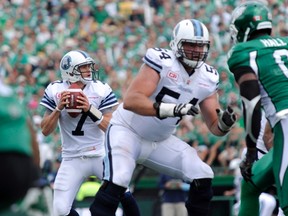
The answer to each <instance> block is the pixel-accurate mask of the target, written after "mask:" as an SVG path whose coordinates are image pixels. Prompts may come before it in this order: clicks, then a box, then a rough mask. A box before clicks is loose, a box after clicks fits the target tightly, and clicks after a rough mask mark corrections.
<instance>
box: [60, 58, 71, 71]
mask: <svg viewBox="0 0 288 216" xmlns="http://www.w3.org/2000/svg"><path fill="white" fill-rule="evenodd" d="M71 62H72V59H71V57H70V56H65V57H64V58H63V60H62V63H61V68H62V69H63V70H68V69H69V68H70V67H71Z"/></svg>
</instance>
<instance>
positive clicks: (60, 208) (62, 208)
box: [53, 200, 71, 216]
mask: <svg viewBox="0 0 288 216" xmlns="http://www.w3.org/2000/svg"><path fill="white" fill-rule="evenodd" d="M70 209H71V205H68V203H66V202H65V201H64V200H62V201H61V202H60V201H55V200H54V202H53V212H54V215H55V216H62V215H68V214H69V212H70Z"/></svg>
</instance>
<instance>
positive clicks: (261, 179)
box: [239, 119, 288, 216]
mask: <svg viewBox="0 0 288 216" xmlns="http://www.w3.org/2000/svg"><path fill="white" fill-rule="evenodd" d="M273 133H274V147H273V148H272V149H271V150H270V151H269V152H268V153H267V154H266V155H264V156H263V157H262V158H261V159H260V160H258V161H256V162H255V163H254V165H253V167H252V174H253V176H252V181H253V183H251V182H246V181H244V180H242V185H241V198H240V199H241V204H240V211H239V216H250V215H251V216H256V215H259V195H260V194H261V192H263V191H264V190H265V189H267V188H268V187H269V186H271V185H273V184H276V187H277V195H278V199H279V202H280V207H281V208H282V210H283V212H284V214H285V215H286V216H288V172H287V163H288V119H282V120H281V121H279V122H278V123H277V124H276V125H275V127H274V128H273Z"/></svg>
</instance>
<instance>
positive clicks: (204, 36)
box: [170, 19, 210, 68]
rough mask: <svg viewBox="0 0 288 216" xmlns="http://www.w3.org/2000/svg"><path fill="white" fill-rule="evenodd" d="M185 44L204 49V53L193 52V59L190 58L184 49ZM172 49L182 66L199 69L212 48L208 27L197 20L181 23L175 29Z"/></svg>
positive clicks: (171, 42)
mask: <svg viewBox="0 0 288 216" xmlns="http://www.w3.org/2000/svg"><path fill="white" fill-rule="evenodd" d="M183 42H186V43H193V44H194V45H196V46H199V47H203V51H202V52H198V51H193V52H192V53H190V55H189V56H191V54H192V58H191V57H190V58H188V57H187V54H188V53H185V52H184V49H183ZM170 47H171V49H172V51H173V52H174V54H175V55H176V57H177V58H178V59H179V61H180V62H182V64H185V65H187V66H189V67H191V68H199V67H200V66H201V65H202V64H203V63H204V62H205V60H206V58H207V56H208V52H209V48H210V40H209V32H208V30H207V28H206V26H205V25H204V24H203V23H202V22H200V21H198V20H195V19H185V20H182V21H180V22H179V23H178V24H177V25H176V26H175V28H174V30H173V33H172V38H171V41H170Z"/></svg>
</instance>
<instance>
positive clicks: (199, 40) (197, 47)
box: [90, 19, 236, 216]
mask: <svg viewBox="0 0 288 216" xmlns="http://www.w3.org/2000/svg"><path fill="white" fill-rule="evenodd" d="M209 44H210V41H209V33H208V30H207V28H206V26H205V25H204V24H203V23H201V22H199V21H198V20H194V19H191V20H190V19H187V20H182V21H180V22H179V23H178V24H177V25H176V27H175V28H174V30H173V36H172V40H171V43H170V46H171V49H172V51H171V50H168V49H164V48H153V49H152V48H150V49H148V50H147V53H146V55H145V57H144V58H143V61H144V64H143V65H142V67H141V68H140V71H139V73H138V75H137V76H136V78H135V79H134V80H133V82H132V83H131V84H130V87H129V88H128V90H127V93H126V95H125V96H124V102H123V104H121V105H120V106H119V107H118V108H117V110H116V111H115V112H114V113H113V117H112V119H111V122H110V123H111V124H110V126H109V127H108V129H107V132H106V139H105V148H106V156H105V158H104V171H105V172H104V182H103V184H102V186H101V188H100V190H99V191H98V193H97V194H96V196H95V200H94V202H93V204H92V205H91V206H90V211H91V213H92V216H96V215H97V216H104V215H105V216H113V215H114V214H115V210H116V208H117V206H118V203H119V197H120V196H121V195H122V194H123V193H124V191H125V190H126V188H127V187H128V185H129V182H130V179H131V177H132V173H133V171H134V169H135V166H136V164H137V163H138V164H143V165H144V166H147V167H149V168H151V169H154V170H156V171H159V172H160V173H163V174H167V175H170V176H172V177H175V178H179V179H183V180H184V181H185V182H187V183H189V184H190V190H189V198H188V200H187V202H186V207H187V210H188V213H189V215H197V216H203V215H207V214H208V211H209V204H210V200H211V198H212V196H213V192H212V186H211V182H212V178H213V176H214V174H213V171H212V169H211V168H210V167H209V166H208V165H207V164H206V163H204V162H203V161H201V159H200V158H199V157H198V155H197V152H196V150H195V149H194V148H192V147H191V146H189V145H188V144H187V143H185V142H184V141H182V140H180V139H179V138H177V137H176V136H174V135H173V132H174V130H175V128H176V126H177V124H178V123H179V121H180V120H181V117H182V116H184V115H193V116H194V115H196V114H198V109H197V108H196V106H198V105H199V106H200V110H201V112H202V117H203V118H204V120H205V122H206V124H207V126H208V128H209V129H210V131H211V132H212V133H213V134H215V135H218V136H224V135H225V134H227V133H228V132H229V130H230V128H231V127H232V126H233V124H234V122H235V121H236V117H235V115H234V112H233V110H232V109H231V108H230V107H229V108H228V109H226V110H225V111H222V110H221V109H220V105H219V102H218V98H217V88H218V82H219V75H218V72H217V71H216V70H215V69H214V68H213V67H211V66H210V65H207V64H206V63H205V60H206V58H207V55H208V51H209ZM216 110H217V111H218V112H217V111H216Z"/></svg>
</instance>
